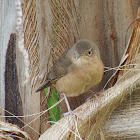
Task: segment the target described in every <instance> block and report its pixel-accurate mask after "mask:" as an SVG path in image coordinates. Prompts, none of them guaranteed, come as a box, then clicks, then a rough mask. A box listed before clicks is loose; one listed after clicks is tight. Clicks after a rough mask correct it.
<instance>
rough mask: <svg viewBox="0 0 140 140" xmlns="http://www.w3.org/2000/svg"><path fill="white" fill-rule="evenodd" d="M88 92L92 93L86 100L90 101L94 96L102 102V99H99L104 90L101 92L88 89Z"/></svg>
mask: <svg viewBox="0 0 140 140" xmlns="http://www.w3.org/2000/svg"><path fill="white" fill-rule="evenodd" d="M88 92H90V93H91V94H92V95H91V96H90V97H88V98H87V99H86V101H88V100H89V99H91V98H92V97H95V98H96V99H97V100H98V102H99V103H101V100H100V99H99V97H98V96H102V92H103V91H100V92H93V91H92V90H88Z"/></svg>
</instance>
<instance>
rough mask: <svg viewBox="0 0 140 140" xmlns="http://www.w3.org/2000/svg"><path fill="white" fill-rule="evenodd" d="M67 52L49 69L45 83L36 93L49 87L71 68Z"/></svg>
mask: <svg viewBox="0 0 140 140" xmlns="http://www.w3.org/2000/svg"><path fill="white" fill-rule="evenodd" d="M67 54H68V50H66V51H65V52H64V53H63V54H62V55H61V56H60V57H59V59H58V60H57V61H56V62H55V63H54V65H53V66H52V67H51V69H50V71H49V73H48V75H47V78H46V81H45V82H44V83H43V84H42V85H41V86H40V87H39V88H38V89H37V90H36V92H38V91H40V90H42V89H44V88H46V87H49V86H50V85H51V84H53V83H54V82H55V81H56V80H58V79H59V78H61V77H62V76H64V75H66V74H67V70H68V67H69V66H71V64H72V62H71V59H70V58H69V57H68V55H67Z"/></svg>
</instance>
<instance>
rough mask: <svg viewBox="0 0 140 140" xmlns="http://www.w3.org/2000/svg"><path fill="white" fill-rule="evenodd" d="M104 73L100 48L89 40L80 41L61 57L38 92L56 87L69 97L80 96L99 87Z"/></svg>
mask: <svg viewBox="0 0 140 140" xmlns="http://www.w3.org/2000/svg"><path fill="white" fill-rule="evenodd" d="M103 72H104V65H103V62H102V60H101V58H100V51H99V49H98V47H97V46H96V45H95V44H94V43H92V42H90V41H88V40H80V41H78V42H77V43H76V44H74V45H73V47H72V48H69V49H68V50H66V51H65V52H64V53H63V54H62V55H61V56H60V57H59V59H58V60H57V61H56V62H55V63H54V65H53V66H52V68H51V69H50V71H49V73H48V75H47V78H46V81H45V82H44V83H43V84H42V85H41V86H40V87H39V88H38V89H37V91H36V92H38V91H40V90H42V89H44V88H46V87H49V86H51V85H54V86H55V87H56V89H57V90H58V91H60V92H61V93H65V95H66V96H68V97H73V96H78V95H80V94H82V93H84V92H86V91H87V90H89V89H90V88H91V87H93V86H95V85H97V84H98V83H99V82H100V81H101V79H102V77H103Z"/></svg>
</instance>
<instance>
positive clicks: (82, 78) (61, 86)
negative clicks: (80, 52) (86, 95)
mask: <svg viewBox="0 0 140 140" xmlns="http://www.w3.org/2000/svg"><path fill="white" fill-rule="evenodd" d="M102 76H103V63H102V61H96V63H95V62H94V63H92V62H91V63H89V62H88V63H84V64H83V65H75V64H74V65H72V66H71V67H70V68H69V71H68V73H67V74H66V75H65V76H63V77H61V78H60V79H59V80H57V82H56V88H57V89H58V90H59V91H60V92H63V93H65V94H66V95H67V96H70V97H71V96H78V95H80V94H82V93H83V92H86V91H87V90H88V89H90V88H91V87H93V86H95V85H96V84H98V83H99V82H100V81H101V79H102Z"/></svg>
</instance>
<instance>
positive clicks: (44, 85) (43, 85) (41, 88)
mask: <svg viewBox="0 0 140 140" xmlns="http://www.w3.org/2000/svg"><path fill="white" fill-rule="evenodd" d="M50 85H51V83H50V81H45V82H43V83H42V85H41V86H40V87H39V88H38V89H37V90H36V92H39V91H41V90H43V89H44V88H47V87H49V86H50Z"/></svg>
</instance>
